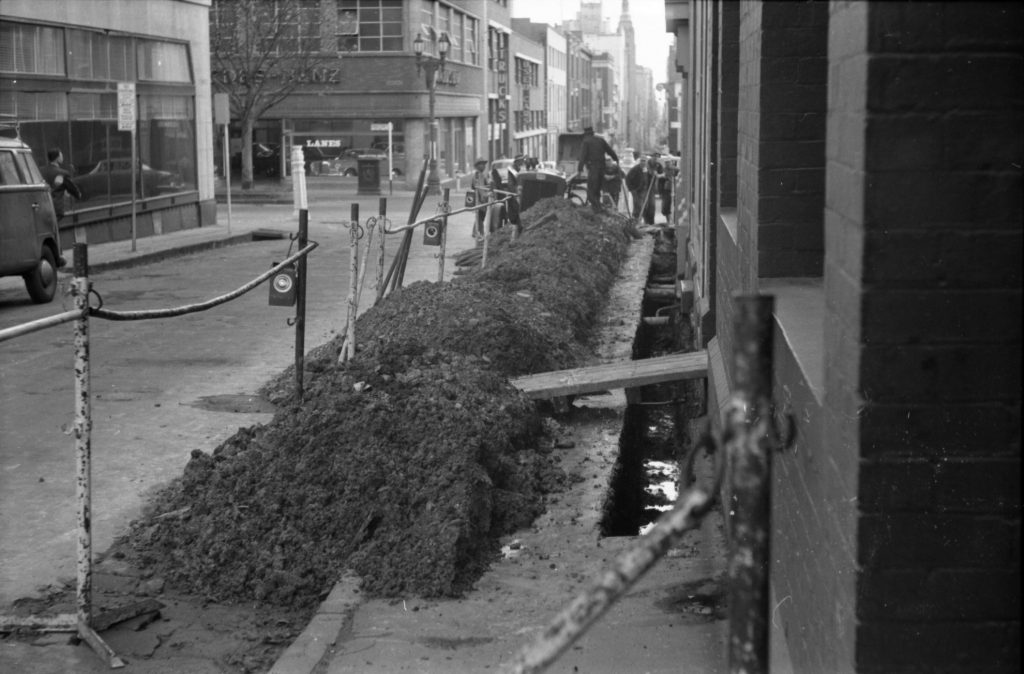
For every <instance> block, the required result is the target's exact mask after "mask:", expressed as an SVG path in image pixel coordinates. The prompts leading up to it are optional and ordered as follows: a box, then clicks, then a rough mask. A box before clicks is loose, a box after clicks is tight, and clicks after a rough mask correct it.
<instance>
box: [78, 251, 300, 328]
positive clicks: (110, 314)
mask: <svg viewBox="0 0 1024 674" xmlns="http://www.w3.org/2000/svg"><path fill="white" fill-rule="evenodd" d="M318 245H319V244H318V243H316V242H315V241H311V242H310V243H309V245H308V246H306V247H305V248H303V249H302V250H300V251H298V252H296V253H295V254H294V255H292V256H290V257H288V258H287V259H285V260H284V261H283V262H279V263H278V264H276V265H274V266H273V267H271V268H270V269H269V270H268V271H266V272H264V273H262V274H260V275H259V276H257V277H256V278H254V279H253V280H252V281H249V282H248V283H246V284H245V285H243V286H241V287H240V288H238V289H236V290H233V291H231V292H229V293H227V294H225V295H220V296H219V297H214V298H213V299H209V300H207V301H205V302H200V303H198V304H186V305H184V306H180V307H173V308H171V309H148V310H142V311H110V310H109V309H102V308H100V307H89V315H90V316H95V317H96V318H104V319H106V320H108V321H141V320H146V319H150V318H171V317H173V316H183V315H185V314H192V313H196V312H199V311H206V310H207V309H211V308H213V307H215V306H217V305H218V304H224V303H225V302H229V301H231V300H233V299H235V298H236V297H240V296H242V295H244V294H245V293H247V292H249V291H250V290H252V289H253V288H255V287H256V286H258V285H259V284H261V283H263V282H264V281H266V280H267V279H268V278H270V277H271V276H273V275H274V274H276V273H277V272H279V271H281V270H282V269H284V268H285V267H287V266H288V265H290V264H291V263H292V262H295V261H296V260H298V259H299V258H301V257H303V256H305V255H308V254H309V253H310V252H312V250H313V249H314V248H316V247H317V246H318Z"/></svg>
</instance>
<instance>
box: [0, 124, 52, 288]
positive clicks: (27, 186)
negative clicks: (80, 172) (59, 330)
mask: <svg viewBox="0 0 1024 674" xmlns="http://www.w3.org/2000/svg"><path fill="white" fill-rule="evenodd" d="M63 265H64V258H63V257H61V249H60V235H59V234H58V230H57V215H56V213H55V212H54V210H53V200H52V198H51V197H50V186H49V185H47V184H46V181H45V180H44V179H43V175H42V173H40V172H39V167H37V166H36V163H35V160H33V158H32V149H31V148H30V147H29V146H28V145H26V144H25V143H24V142H23V141H21V140H20V139H18V138H7V137H0V276H20V277H22V279H24V281H25V289H26V290H28V294H29V296H30V297H31V298H32V301H34V302H38V303H45V302H49V301H51V300H52V299H53V296H54V294H55V293H56V292H57V269H58V268H59V267H62V266H63Z"/></svg>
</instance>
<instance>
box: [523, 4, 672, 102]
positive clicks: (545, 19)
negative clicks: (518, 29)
mask: <svg viewBox="0 0 1024 674" xmlns="http://www.w3.org/2000/svg"><path fill="white" fill-rule="evenodd" d="M602 1H603V3H604V4H603V7H604V12H603V14H604V16H605V18H609V19H613V21H612V24H611V25H612V29H613V30H614V29H615V27H616V26H617V25H618V23H619V16H620V15H621V14H622V0H602ZM579 8H580V0H512V16H514V17H523V18H528V19H530V20H531V21H536V22H538V23H550V24H553V25H558V24H560V23H561V22H562V20H564V19H574V18H576V12H578V11H579ZM629 15H630V17H631V18H632V19H633V27H634V30H635V31H636V60H637V63H639V64H640V65H642V66H646V67H648V68H650V69H651V70H652V71H653V73H654V81H655V82H662V81H664V80H665V73H666V71H665V60H666V59H667V58H668V46H669V44H670V41H671V39H672V36H671V35H670V34H668V33H666V32H665V2H664V0H630V2H629Z"/></svg>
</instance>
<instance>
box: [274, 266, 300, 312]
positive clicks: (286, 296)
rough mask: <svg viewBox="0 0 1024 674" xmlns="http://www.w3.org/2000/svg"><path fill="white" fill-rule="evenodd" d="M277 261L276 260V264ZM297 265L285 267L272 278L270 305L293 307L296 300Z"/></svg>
mask: <svg viewBox="0 0 1024 674" xmlns="http://www.w3.org/2000/svg"><path fill="white" fill-rule="evenodd" d="M276 264H277V263H276V262H275V263H274V265H276ZM295 278H296V271H295V265H294V264H292V265H289V266H287V267H284V268H283V269H281V270H280V271H278V272H277V273H276V274H274V275H273V276H272V277H271V278H270V305H271V306H275V307H293V306H295V300H296V297H297V295H296V287H295Z"/></svg>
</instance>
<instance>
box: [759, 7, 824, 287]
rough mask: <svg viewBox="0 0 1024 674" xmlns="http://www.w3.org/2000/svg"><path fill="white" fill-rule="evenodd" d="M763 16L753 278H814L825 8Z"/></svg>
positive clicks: (778, 10) (820, 238)
mask: <svg viewBox="0 0 1024 674" xmlns="http://www.w3.org/2000/svg"><path fill="white" fill-rule="evenodd" d="M762 11H763V14H762V17H761V30H762V36H761V40H762V46H761V60H760V62H759V67H760V92H761V109H760V113H761V114H760V128H759V135H758V143H759V145H760V155H759V161H758V170H759V176H758V195H757V199H758V201H759V203H758V220H757V244H758V274H759V276H760V277H761V278H769V277H800V276H821V273H822V260H823V251H824V223H823V209H824V195H825V108H826V102H827V86H826V84H827V72H828V66H827V54H826V51H827V46H828V5H827V4H826V3H821V2H817V3H814V2H812V3H806V2H769V3H765V4H764V9H763V10H762Z"/></svg>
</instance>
